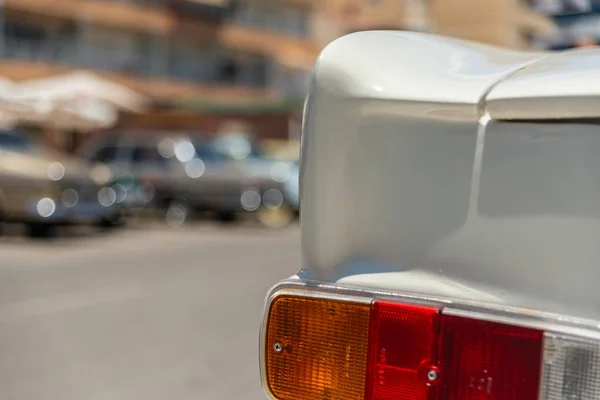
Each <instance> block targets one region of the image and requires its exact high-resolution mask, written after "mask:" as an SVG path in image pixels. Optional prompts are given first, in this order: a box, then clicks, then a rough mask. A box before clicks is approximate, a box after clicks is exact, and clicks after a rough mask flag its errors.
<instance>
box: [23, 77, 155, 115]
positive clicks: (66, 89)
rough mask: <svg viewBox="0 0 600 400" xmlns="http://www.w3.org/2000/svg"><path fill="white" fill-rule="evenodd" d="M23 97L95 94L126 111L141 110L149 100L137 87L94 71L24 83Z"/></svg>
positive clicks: (59, 99) (59, 98) (68, 96)
mask: <svg viewBox="0 0 600 400" xmlns="http://www.w3.org/2000/svg"><path fill="white" fill-rule="evenodd" d="M18 86H19V93H20V96H22V97H29V98H36V97H42V98H48V99H51V100H52V101H61V100H72V99H73V98H74V97H82V98H85V97H95V98H98V99H101V100H104V101H105V102H107V103H110V104H112V105H113V106H114V107H116V108H118V109H123V110H129V111H134V112H140V111H142V110H143V109H144V108H146V104H147V99H146V98H145V97H144V96H142V95H140V94H139V93H137V92H134V91H133V90H131V89H129V88H127V87H125V86H122V85H119V84H116V83H113V82H110V81H108V80H105V79H102V78H100V77H99V76H97V75H95V74H93V73H91V72H80V71H78V72H73V73H69V74H65V75H60V76H55V77H50V78H44V79H37V80H29V81H25V82H22V83H21V84H19V85H18Z"/></svg>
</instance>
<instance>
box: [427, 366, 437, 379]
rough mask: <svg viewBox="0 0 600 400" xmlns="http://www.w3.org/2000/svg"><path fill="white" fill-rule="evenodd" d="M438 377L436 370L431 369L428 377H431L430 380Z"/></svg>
mask: <svg viewBox="0 0 600 400" xmlns="http://www.w3.org/2000/svg"><path fill="white" fill-rule="evenodd" d="M437 378H438V374H437V372H436V371H435V370H433V369H430V370H429V372H427V379H429V381H430V382H433V381H435V380H436V379H437Z"/></svg>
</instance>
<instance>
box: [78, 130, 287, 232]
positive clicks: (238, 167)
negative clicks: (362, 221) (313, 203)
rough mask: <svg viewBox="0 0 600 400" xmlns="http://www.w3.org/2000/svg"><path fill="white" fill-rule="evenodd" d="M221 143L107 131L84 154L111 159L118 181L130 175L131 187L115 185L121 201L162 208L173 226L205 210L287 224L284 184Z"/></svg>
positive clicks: (100, 159) (99, 159) (230, 217)
mask: <svg viewBox="0 0 600 400" xmlns="http://www.w3.org/2000/svg"><path fill="white" fill-rule="evenodd" d="M220 144H221V143H220V142H219V141H217V140H215V139H205V138H197V139H190V138H187V137H175V136H170V137H164V136H162V137H152V136H150V135H147V136H144V137H140V136H139V135H119V136H118V137H113V136H108V137H105V138H103V139H102V140H100V141H99V142H97V143H95V144H92V145H91V146H90V147H89V148H88V149H87V151H86V152H85V158H86V159H87V160H89V161H92V162H102V163H106V164H108V165H109V166H110V167H111V168H112V170H113V171H114V172H115V173H116V175H117V176H118V177H120V178H117V181H119V180H122V179H123V177H127V179H128V180H129V181H130V184H129V186H128V185H125V184H122V183H118V184H117V185H116V189H115V191H116V193H117V196H118V197H119V200H121V198H122V199H123V202H124V203H125V204H127V205H128V206H130V207H135V208H138V207H146V208H151V209H158V210H163V211H164V212H165V218H166V220H167V222H168V223H169V224H171V225H175V226H178V225H181V224H182V223H183V222H184V221H185V220H186V219H187V218H189V217H190V216H193V215H194V214H197V213H198V212H201V211H210V212H213V213H215V214H216V215H217V217H218V218H219V219H220V220H223V221H231V220H234V219H235V218H236V216H237V215H238V214H239V213H247V212H253V213H255V215H256V216H257V218H258V220H259V221H260V222H261V223H262V224H264V225H265V226H268V227H279V226H284V225H287V224H288V223H289V222H290V221H291V220H292V219H293V217H294V208H293V206H291V205H290V203H289V202H288V201H287V199H286V196H285V195H284V191H285V189H284V187H283V184H282V183H281V182H277V181H276V180H274V179H273V178H272V177H270V176H268V177H267V176H261V175H260V174H252V173H251V171H249V169H248V166H247V163H245V162H244V161H242V160H240V159H237V158H236V157H235V156H234V155H231V152H229V154H228V153H227V151H223V149H222V148H221V147H220ZM230 150H231V149H230ZM234 150H235V149H234ZM238 150H239V149H238ZM242 153H243V151H242V152H241V153H239V154H242ZM132 191H133V192H132ZM131 193H134V194H135V200H132V199H130V195H131Z"/></svg>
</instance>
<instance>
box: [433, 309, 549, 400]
mask: <svg viewBox="0 0 600 400" xmlns="http://www.w3.org/2000/svg"><path fill="white" fill-rule="evenodd" d="M542 337H543V332H542V331H538V330H535V329H529V328H521V327H517V326H513V325H504V324H499V323H495V322H487V321H481V320H477V319H472V318H463V317H455V316H448V315H445V316H444V317H443V318H442V335H441V343H442V345H441V352H440V361H441V363H440V369H441V370H442V371H443V373H444V379H443V390H442V392H441V396H440V398H441V399H444V400H525V399H531V400H533V399H537V398H538V391H539V382H540V375H541V361H542Z"/></svg>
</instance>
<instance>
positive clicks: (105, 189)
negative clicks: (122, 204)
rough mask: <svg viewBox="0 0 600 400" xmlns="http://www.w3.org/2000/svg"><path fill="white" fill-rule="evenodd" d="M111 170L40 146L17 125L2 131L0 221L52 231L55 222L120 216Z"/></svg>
mask: <svg viewBox="0 0 600 400" xmlns="http://www.w3.org/2000/svg"><path fill="white" fill-rule="evenodd" d="M109 180H110V174H109V171H108V169H107V168H106V167H103V166H101V165H96V166H87V165H86V164H84V163H82V162H80V161H78V160H76V159H74V158H72V157H68V156H66V155H64V154H61V153H58V152H54V151H50V150H46V149H42V148H41V147H39V146H36V145H35V144H33V143H31V142H29V141H28V140H27V139H25V138H24V137H23V136H22V135H20V134H19V132H18V131H17V130H16V129H10V130H1V131H0V221H2V222H17V223H25V224H27V226H28V228H29V234H30V235H31V236H36V237H44V236H51V235H52V233H53V232H54V228H55V227H56V226H57V225H70V224H77V223H88V224H99V225H103V226H108V225H114V224H116V223H117V222H119V221H120V219H119V217H120V209H119V207H118V206H117V205H116V204H115V201H114V194H113V191H112V189H111V188H110V187H109V186H108V185H107V184H108V182H109Z"/></svg>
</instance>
